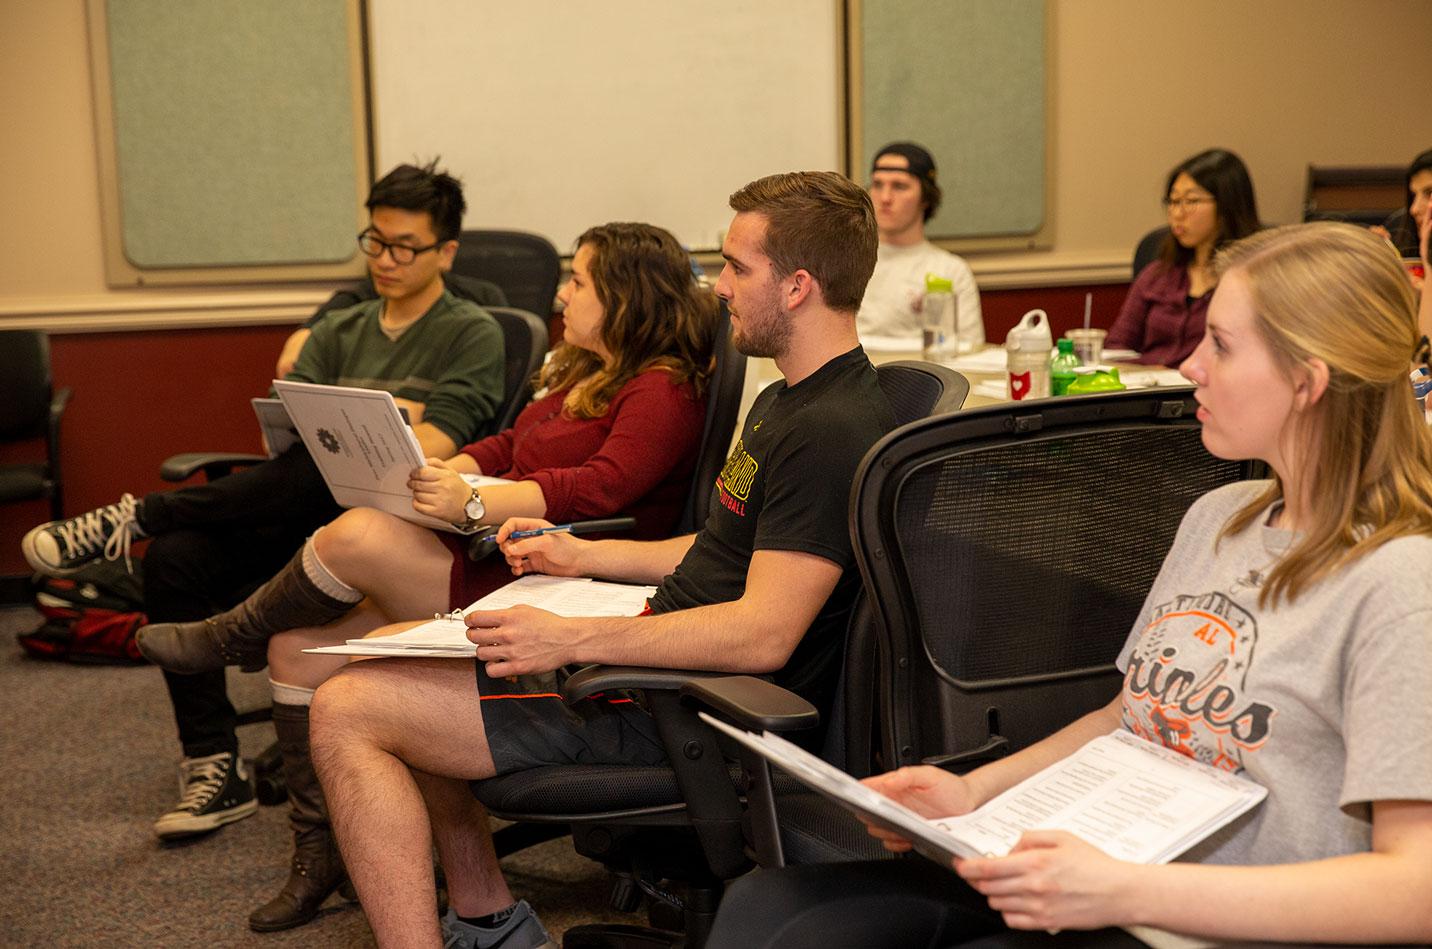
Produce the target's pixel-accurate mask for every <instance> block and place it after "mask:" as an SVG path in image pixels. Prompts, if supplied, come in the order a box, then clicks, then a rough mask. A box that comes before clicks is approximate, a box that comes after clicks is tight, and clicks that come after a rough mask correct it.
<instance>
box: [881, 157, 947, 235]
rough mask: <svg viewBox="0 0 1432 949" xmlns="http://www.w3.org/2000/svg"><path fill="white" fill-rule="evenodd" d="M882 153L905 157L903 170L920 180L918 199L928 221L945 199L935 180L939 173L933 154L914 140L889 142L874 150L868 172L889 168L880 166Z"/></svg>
mask: <svg viewBox="0 0 1432 949" xmlns="http://www.w3.org/2000/svg"><path fill="white" fill-rule="evenodd" d="M882 155H899V156H900V157H901V158H903V159H905V162H906V164H907V165H909V168H908V169H903V170H906V171H908V173H909V174H911V175H914V176H915V180H916V181H918V182H920V201H921V202H922V203H923V204H924V206H925V220H926V221H928V220H929V219H930V218H932V217H934V216H935V212H936V211H938V210H940V202H941V201H943V200H944V199H945V192H944V191H942V190H940V184H939V182H938V181H936V180H935V179H936V178H937V177H938V174H939V173H938V171H937V170H936V168H935V156H933V155H931V154H930V150H929V149H927V148H925V146H923V145H917V144H915V143H914V142H891V143H890V144H889V145H886V146H885V147H884V148H882V149H880V151H878V152H876V153H875V157H874V158H873V159H871V162H870V173H871V174H872V175H873V174H875V172H876V171H881V170H884V171H889V170H891V169H888V168H887V169H881V168H880V157H881V156H882Z"/></svg>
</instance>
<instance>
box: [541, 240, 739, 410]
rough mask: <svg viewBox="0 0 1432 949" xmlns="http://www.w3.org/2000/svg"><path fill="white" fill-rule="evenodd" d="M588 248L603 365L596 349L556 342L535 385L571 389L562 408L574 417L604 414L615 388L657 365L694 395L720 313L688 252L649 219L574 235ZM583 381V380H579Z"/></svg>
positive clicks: (707, 371)
mask: <svg viewBox="0 0 1432 949" xmlns="http://www.w3.org/2000/svg"><path fill="white" fill-rule="evenodd" d="M577 247H578V248H579V249H580V248H582V247H589V248H591V251H592V259H591V265H590V266H591V276H592V287H593V289H595V290H596V293H597V299H598V300H599V301H601V304H602V310H603V315H602V328H601V336H602V345H603V346H605V347H606V350H607V352H608V353H610V354H611V363H610V365H605V366H604V365H603V364H602V360H601V358H600V357H599V356H597V354H596V353H593V352H591V351H589V350H585V349H582V348H580V347H578V346H571V345H568V344H563V345H561V346H558V347H557V350H556V351H555V352H554V353H553V354H552V358H551V359H550V360H549V361H548V363H547V366H546V367H545V368H544V369H543V370H542V372H541V374H540V376H539V386H545V387H546V388H548V389H551V390H554V391H555V390H558V389H565V388H571V387H573V386H576V385H577V383H584V384H583V385H581V386H580V387H579V388H574V389H573V390H572V392H571V394H569V395H568V396H567V399H566V401H565V402H564V406H565V408H566V409H567V411H568V412H569V413H570V414H571V415H573V416H575V417H577V418H598V417H600V416H602V415H605V414H606V412H607V408H608V407H609V406H610V405H611V401H612V399H613V398H614V397H615V396H616V394H617V392H618V391H619V390H620V389H621V387H622V386H624V385H626V384H627V383H628V382H629V381H631V379H632V378H633V377H634V376H636V375H637V374H638V373H641V372H645V371H646V370H648V369H652V368H661V369H665V370H667V371H669V372H670V373H671V374H672V379H673V381H674V382H676V383H677V384H678V385H680V384H682V383H685V382H687V381H690V382H691V383H692V385H693V387H694V388H695V390H696V393H697V395H700V394H701V393H702V392H703V391H704V390H705V387H706V381H707V379H708V378H709V377H710V375H711V370H712V368H713V366H712V360H713V356H712V352H713V348H714V345H715V340H716V323H717V316H718V313H719V309H718V304H717V302H716V297H715V295H714V294H712V293H711V292H710V291H709V290H705V289H702V288H701V287H700V286H698V285H697V283H696V277H695V274H694V273H693V272H692V269H691V258H690V257H689V256H688V255H687V253H686V250H685V249H684V248H683V247H682V246H681V244H680V243H678V242H677V240H676V238H675V237H672V236H671V234H670V232H668V231H665V230H663V229H661V228H659V227H653V226H652V225H650V224H623V223H614V224H602V225H599V226H597V227H592V228H588V229H587V230H586V231H585V232H583V233H582V236H581V237H579V238H577ZM586 380H590V381H586Z"/></svg>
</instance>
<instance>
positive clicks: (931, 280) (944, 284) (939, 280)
mask: <svg viewBox="0 0 1432 949" xmlns="http://www.w3.org/2000/svg"><path fill="white" fill-rule="evenodd" d="M925 292H926V293H954V292H955V284H954V282H953V281H951V280H946V279H945V278H944V277H937V276H935V275H934V274H932V273H927V274H925Z"/></svg>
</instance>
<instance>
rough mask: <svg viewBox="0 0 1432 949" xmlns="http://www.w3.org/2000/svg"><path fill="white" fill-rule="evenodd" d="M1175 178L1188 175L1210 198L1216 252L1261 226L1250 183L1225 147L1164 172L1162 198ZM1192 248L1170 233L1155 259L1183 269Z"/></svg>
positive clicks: (1238, 159) (1238, 162) (1241, 160)
mask: <svg viewBox="0 0 1432 949" xmlns="http://www.w3.org/2000/svg"><path fill="white" fill-rule="evenodd" d="M1179 175H1188V176H1189V177H1190V178H1192V179H1193V180H1194V181H1195V182H1196V183H1197V184H1198V186H1199V187H1200V188H1202V189H1203V190H1204V191H1207V192H1208V193H1209V194H1211V195H1213V201H1214V205H1213V209H1214V212H1215V213H1216V214H1217V215H1218V232H1217V234H1216V236H1215V237H1214V239H1213V249H1214V250H1217V249H1218V248H1220V247H1222V246H1223V245H1224V244H1226V243H1228V242H1229V241H1236V240H1238V238H1240V237H1247V236H1248V235H1249V234H1252V233H1253V232H1254V231H1256V230H1258V229H1259V228H1261V227H1262V226H1263V225H1262V224H1261V223H1260V222H1259V220H1258V202H1257V201H1256V200H1254V198H1253V180H1252V179H1251V178H1249V177H1248V166H1246V165H1244V164H1243V159H1241V158H1239V157H1238V156H1237V155H1235V154H1233V153H1232V152H1230V151H1228V150H1227V149H1225V148H1210V149H1209V150H1208V151H1205V152H1199V153H1198V154H1197V155H1194V156H1193V157H1192V158H1190V159H1188V160H1187V161H1183V162H1180V163H1179V164H1178V165H1177V166H1175V167H1174V169H1173V171H1170V172H1169V173H1168V180H1167V181H1165V182H1164V197H1168V193H1169V192H1170V191H1172V190H1173V183H1174V180H1175V179H1176V178H1178V176H1179ZM1193 253H1194V252H1193V249H1192V248H1190V247H1184V246H1183V245H1182V244H1180V243H1179V242H1178V241H1177V240H1176V239H1175V238H1174V236H1173V234H1172V233H1170V234H1169V235H1168V236H1167V237H1165V238H1164V242H1163V245H1162V246H1161V247H1160V248H1159V260H1161V261H1163V262H1164V263H1165V264H1170V265H1173V266H1178V267H1184V266H1187V265H1188V263H1189V262H1190V261H1191V260H1193Z"/></svg>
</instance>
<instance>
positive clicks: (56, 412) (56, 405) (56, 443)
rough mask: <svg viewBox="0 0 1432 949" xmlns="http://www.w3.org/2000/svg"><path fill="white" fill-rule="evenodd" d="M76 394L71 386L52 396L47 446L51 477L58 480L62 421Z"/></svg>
mask: <svg viewBox="0 0 1432 949" xmlns="http://www.w3.org/2000/svg"><path fill="white" fill-rule="evenodd" d="M73 394H74V390H72V389H71V388H70V387H69V386H65V387H64V388H63V389H57V390H56V391H55V392H53V393H51V395H50V419H49V436H50V437H49V439H48V440H47V442H46V444H47V446H48V451H49V462H50V471H51V477H54V478H58V477H59V474H58V472H59V470H60V420H61V419H63V418H64V417H65V406H66V405H69V403H70V396H71V395H73Z"/></svg>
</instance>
